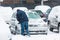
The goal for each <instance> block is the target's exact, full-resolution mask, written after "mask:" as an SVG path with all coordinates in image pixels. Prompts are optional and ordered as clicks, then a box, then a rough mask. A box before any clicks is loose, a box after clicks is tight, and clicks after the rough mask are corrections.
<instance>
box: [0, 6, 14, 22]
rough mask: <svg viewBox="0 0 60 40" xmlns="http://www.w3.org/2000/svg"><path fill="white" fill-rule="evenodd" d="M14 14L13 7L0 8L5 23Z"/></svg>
mask: <svg viewBox="0 0 60 40" xmlns="http://www.w3.org/2000/svg"><path fill="white" fill-rule="evenodd" d="M12 14H13V12H12V8H11V7H0V15H1V16H2V18H3V19H4V20H5V21H6V20H9V19H10V17H11V16H12Z"/></svg>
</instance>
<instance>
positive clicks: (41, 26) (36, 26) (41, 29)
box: [10, 10, 48, 34]
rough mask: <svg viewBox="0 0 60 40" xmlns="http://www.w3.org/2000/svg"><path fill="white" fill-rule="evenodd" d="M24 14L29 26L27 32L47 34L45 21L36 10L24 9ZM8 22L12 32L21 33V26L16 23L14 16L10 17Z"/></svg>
mask: <svg viewBox="0 0 60 40" xmlns="http://www.w3.org/2000/svg"><path fill="white" fill-rule="evenodd" d="M13 15H14V14H13ZM26 15H27V17H28V19H29V22H28V26H29V32H30V33H31V34H39V33H45V34H47V31H48V26H47V23H45V22H44V21H43V20H42V19H41V17H40V16H39V15H38V14H37V13H36V12H33V11H29V10H28V11H26ZM15 16H16V15H15ZM10 24H11V25H10V26H11V31H12V32H13V33H17V34H20V33H21V27H20V24H18V21H17V19H16V17H12V20H11V23H10ZM16 27H17V31H16Z"/></svg>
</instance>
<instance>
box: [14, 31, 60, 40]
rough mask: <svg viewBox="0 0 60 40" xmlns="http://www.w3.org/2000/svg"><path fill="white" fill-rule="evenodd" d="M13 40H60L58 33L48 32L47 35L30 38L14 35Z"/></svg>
mask: <svg viewBox="0 0 60 40" xmlns="http://www.w3.org/2000/svg"><path fill="white" fill-rule="evenodd" d="M13 40H60V33H53V32H50V31H48V34H47V35H31V36H30V37H29V36H27V35H26V36H22V35H15V36H14V37H13Z"/></svg>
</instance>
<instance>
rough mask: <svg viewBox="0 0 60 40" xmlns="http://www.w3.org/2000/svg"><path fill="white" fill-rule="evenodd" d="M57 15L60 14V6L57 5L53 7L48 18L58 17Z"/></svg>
mask: <svg viewBox="0 0 60 40" xmlns="http://www.w3.org/2000/svg"><path fill="white" fill-rule="evenodd" d="M56 16H60V6H55V7H53V8H52V10H51V12H50V14H49V16H48V19H50V18H52V17H54V18H55V17H56Z"/></svg>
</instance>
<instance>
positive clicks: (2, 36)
mask: <svg viewBox="0 0 60 40" xmlns="http://www.w3.org/2000/svg"><path fill="white" fill-rule="evenodd" d="M11 37H12V35H11V32H10V29H9V25H8V24H6V23H5V21H4V19H2V17H1V15H0V40H10V39H11Z"/></svg>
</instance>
